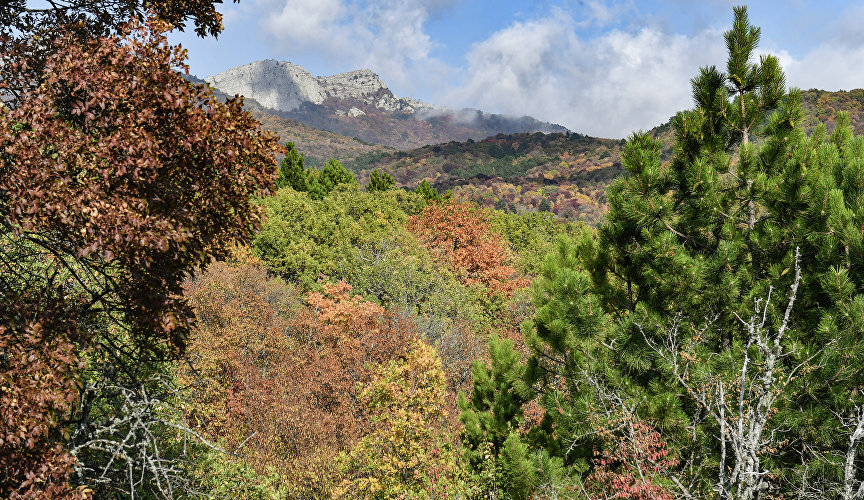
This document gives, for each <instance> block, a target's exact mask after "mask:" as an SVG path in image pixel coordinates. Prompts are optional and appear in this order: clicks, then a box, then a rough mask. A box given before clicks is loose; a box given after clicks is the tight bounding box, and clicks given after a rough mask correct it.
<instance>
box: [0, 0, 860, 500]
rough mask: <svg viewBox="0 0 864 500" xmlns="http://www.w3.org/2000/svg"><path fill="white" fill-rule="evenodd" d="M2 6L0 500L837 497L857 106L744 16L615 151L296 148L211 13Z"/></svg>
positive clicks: (850, 478) (336, 139)
mask: <svg viewBox="0 0 864 500" xmlns="http://www.w3.org/2000/svg"><path fill="white" fill-rule="evenodd" d="M130 9H131V12H132V13H133V18H132V19H131V20H130V19H129V18H128V14H129V12H130ZM0 21H2V23H0V26H2V28H0V54H2V59H3V61H4V65H3V66H2V68H0V75H2V79H0V93H2V96H3V105H2V106H0V221H2V224H0V293H2V296H0V320H2V323H0V497H2V498H250V499H251V498H268V499H269V498H483V499H510V498H513V499H521V498H549V499H553V498H574V499H607V498H622V499H634V500H635V499H673V498H685V499H688V498H692V499H696V498H720V499H727V498H728V499H748V500H749V499H757V498H759V499H767V498H802V499H803V498H842V499H850V500H851V499H858V498H864V471H862V468H864V457H862V456H861V453H860V452H861V451H864V450H862V439H864V390H862V384H864V378H862V370H864V361H862V360H864V343H862V336H861V332H862V328H864V222H862V221H864V137H862V136H860V135H856V134H855V130H856V129H855V128H854V127H856V126H859V125H860V124H858V123H857V122H854V121H855V120H853V119H850V113H849V112H848V111H847V108H848V109H852V110H857V109H860V107H861V98H862V94H861V92H860V91H853V92H849V93H842V94H837V93H835V94H827V93H820V92H818V91H808V92H801V91H799V90H797V89H787V88H786V82H785V77H784V74H783V71H782V69H781V68H780V66H779V63H778V61H777V59H776V58H774V57H772V56H761V57H759V58H756V57H755V53H756V52H755V51H756V48H757V46H758V42H759V38H760V31H759V29H758V28H756V27H753V26H751V24H750V22H749V19H748V16H747V10H746V8H743V7H742V8H735V9H734V17H733V23H732V26H731V28H730V29H729V31H727V32H726V33H725V35H724V36H725V42H726V46H727V48H728V51H729V57H728V62H727V65H726V68H723V69H718V68H716V67H713V66H712V67H704V68H701V69H697V68H694V73H695V76H694V78H693V79H692V90H693V101H694V102H693V105H694V108H693V109H691V110H687V111H683V112H680V113H678V114H676V115H675V116H674V117H673V118H672V120H671V121H670V122H669V123H668V124H666V125H664V126H662V127H659V128H658V129H655V130H653V131H651V132H645V133H635V134H633V135H632V136H630V137H629V138H628V139H627V140H626V141H613V140H606V139H595V138H590V137H585V136H581V135H579V134H572V133H564V134H561V133H556V134H511V135H503V134H502V135H498V136H493V137H490V138H488V139H486V140H482V141H476V142H475V141H470V142H468V143H447V144H440V145H432V146H426V147H423V148H420V149H417V150H413V151H410V152H395V151H392V150H388V149H385V148H381V147H379V146H374V145H369V144H365V143H362V142H361V141H357V142H358V144H359V147H358V146H357V145H356V144H352V143H350V142H346V141H345V140H344V138H341V137H340V136H337V135H335V134H332V135H327V140H328V141H329V143H330V144H331V146H333V147H336V148H341V149H339V151H344V152H345V153H346V156H345V157H342V158H330V159H329V160H326V161H325V160H323V159H316V160H314V161H311V162H310V161H308V160H307V156H306V154H305V152H304V151H303V147H304V143H302V142H298V143H294V142H288V143H287V144H282V143H280V141H279V140H278V137H277V134H278V133H279V130H267V129H266V128H265V127H263V126H262V123H261V122H260V121H258V120H256V119H255V117H253V115H252V114H250V112H249V111H248V110H244V108H243V105H242V99H240V98H234V99H228V100H224V99H221V98H217V97H215V96H214V95H213V93H212V91H211V90H210V89H209V88H207V87H206V86H205V85H203V84H200V83H194V82H192V81H190V80H189V79H187V78H184V77H183V76H181V75H180V74H179V73H178V72H177V71H176V69H177V68H181V69H185V66H184V52H183V51H182V50H181V49H179V48H178V47H174V46H171V45H170V44H169V43H168V42H167V39H166V35H165V33H166V32H167V31H169V30H170V29H174V28H179V29H184V28H186V26H187V25H189V27H190V28H193V29H194V30H195V32H196V33H197V34H199V35H200V36H214V35H216V34H218V32H219V31H220V30H221V27H222V24H221V18H220V16H219V14H218V13H217V12H216V10H215V4H214V2H212V1H211V0H192V1H187V2H170V1H160V0H156V1H149V2H137V1H128V2H122V3H117V2H94V1H92V0H86V1H85V0H67V1H57V2H53V3H50V4H49V6H48V7H46V8H33V7H32V6H31V5H30V4H29V3H28V2H24V1H23V0H21V1H13V2H8V3H7V4H5V5H4V6H2V7H0ZM838 96H839V97H838ZM856 103H857V104H856ZM813 109H816V110H819V112H818V113H817V114H815V115H814V113H812V112H811V111H809V110H813ZM805 111H806V112H805ZM255 116H258V117H259V118H262V117H264V115H261V114H258V113H257V112H256V115H255ZM857 116H859V115H858V114H853V118H854V117H857ZM265 118H266V117H265ZM262 119H263V118H262ZM853 122H854V123H853ZM272 123H274V124H278V123H280V122H278V120H275V119H274V121H272ZM265 125H267V122H266V121H265ZM271 128H273V126H271ZM307 132H308V133H309V134H317V132H314V131H311V130H307ZM298 144H299V146H298ZM315 154H318V153H317V152H315ZM313 157H314V154H313ZM430 179H431V180H432V181H433V182H430ZM568 207H569V208H568ZM859 273H861V274H859Z"/></svg>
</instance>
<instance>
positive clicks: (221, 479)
mask: <svg viewBox="0 0 864 500" xmlns="http://www.w3.org/2000/svg"><path fill="white" fill-rule="evenodd" d="M196 448H200V450H198V451H197V452H196V453H195V454H194V455H193V457H192V461H191V462H190V464H191V466H192V470H191V471H190V476H191V479H192V485H191V488H190V489H192V490H193V491H196V492H206V494H207V495H210V496H212V497H216V498H229V497H230V498H236V499H238V500H270V499H273V498H287V497H288V496H289V492H288V490H287V488H286V487H285V486H283V485H281V484H280V482H281V478H280V475H279V473H278V471H275V470H271V471H268V472H267V473H266V474H259V473H258V472H256V471H255V469H253V468H252V467H251V466H250V465H249V464H247V463H245V462H244V461H243V460H242V459H238V458H234V457H231V456H228V455H226V454H224V453H222V452H219V451H215V450H212V449H209V448H205V447H204V446H203V445H201V446H196ZM181 498H185V497H182V496H181ZM188 498H199V496H198V495H197V494H189V495H188Z"/></svg>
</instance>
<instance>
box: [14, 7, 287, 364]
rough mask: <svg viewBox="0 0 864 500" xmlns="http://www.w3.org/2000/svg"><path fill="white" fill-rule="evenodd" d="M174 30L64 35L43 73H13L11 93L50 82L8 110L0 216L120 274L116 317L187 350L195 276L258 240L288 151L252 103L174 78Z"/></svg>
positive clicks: (21, 68)
mask: <svg viewBox="0 0 864 500" xmlns="http://www.w3.org/2000/svg"><path fill="white" fill-rule="evenodd" d="M164 28H165V26H162V25H160V24H159V23H155V22H154V23H150V24H149V25H148V26H139V25H136V24H135V23H132V24H130V26H129V27H128V28H126V30H125V31H124V32H123V36H110V37H103V38H99V39H94V40H88V41H83V42H82V41H79V40H78V39H77V38H75V37H74V36H72V35H66V36H62V37H59V38H58V39H57V40H55V41H53V42H52V43H54V44H55V47H54V51H53V54H52V55H51V56H50V57H48V59H47V60H46V61H45V65H44V68H40V69H39V70H38V72H37V70H35V69H33V67H31V66H29V65H28V62H27V60H26V58H24V59H18V60H16V62H15V63H14V65H15V67H6V68H4V69H3V73H4V76H6V79H5V82H4V84H14V81H15V80H19V81H20V80H26V81H32V80H40V79H41V81H42V83H41V85H39V86H38V87H37V88H35V89H30V90H28V91H27V92H26V93H25V94H24V95H23V96H21V99H20V101H19V102H18V105H17V106H16V107H15V108H14V109H11V110H10V109H6V108H0V150H2V152H3V158H2V160H3V163H2V166H0V193H3V198H4V203H3V205H2V206H0V216H2V219H3V223H4V225H6V226H7V227H8V228H10V229H11V230H13V231H15V232H16V233H19V234H27V235H30V236H29V237H31V238H37V236H34V235H38V239H39V242H40V244H42V245H43V246H46V247H50V249H51V251H52V252H56V253H61V254H66V255H69V256H71V257H74V258H76V259H78V260H80V261H83V262H87V263H88V265H91V266H92V267H95V268H99V269H100V271H101V274H110V275H111V277H112V278H113V279H112V280H111V286H112V288H113V289H112V290H111V293H110V295H112V296H113V298H114V299H115V303H114V304H112V308H115V309H118V310H120V312H122V313H124V314H125V315H126V319H127V321H129V322H130V324H131V325H132V327H133V330H134V333H137V334H140V335H142V336H145V337H149V336H152V335H153V334H154V332H158V333H159V334H161V335H160V336H161V337H162V339H163V340H167V341H168V342H163V343H162V344H161V345H160V347H168V348H175V347H182V345H183V341H184V336H185V335H186V332H187V326H188V321H189V320H190V319H191V311H189V310H188V308H187V307H185V305H184V304H183V302H182V301H179V300H177V296H178V295H179V293H180V284H181V283H182V279H183V276H184V275H185V274H186V273H187V272H188V271H189V270H190V269H192V268H194V267H195V266H196V265H199V264H201V263H202V262H204V261H205V260H206V259H207V256H209V255H216V256H218V255H220V254H222V253H223V251H224V249H225V245H226V243H227V242H230V241H233V240H236V239H241V238H243V237H245V236H246V235H247V234H248V232H249V230H250V228H251V227H252V226H253V225H254V223H255V222H256V216H255V211H254V210H253V208H252V206H251V205H250V195H252V194H253V193H254V192H255V191H256V190H259V189H261V188H267V187H269V186H270V185H271V184H272V176H273V172H274V170H275V159H274V157H275V154H277V153H278V151H279V150H280V148H279V146H278V144H277V142H276V140H275V139H274V137H273V136H272V135H270V134H269V133H264V132H262V131H261V130H260V128H259V127H258V125H257V123H256V122H255V121H254V120H253V119H252V118H251V116H249V115H248V114H247V113H245V112H243V110H242V109H241V103H240V102H239V100H233V101H229V102H227V103H224V104H223V103H219V102H217V101H216V100H215V98H214V97H213V96H212V94H211V93H210V92H209V91H208V90H206V89H205V88H203V87H200V86H199V87H195V86H192V85H190V84H189V83H188V82H186V81H185V80H184V79H183V78H182V77H181V76H180V75H179V74H178V73H177V72H176V71H175V70H174V68H176V67H178V66H179V67H182V66H183V56H184V54H183V51H182V50H181V49H180V48H179V47H172V46H169V45H168V44H167V41H166V38H165V36H164V35H163V34H162V33H160V32H159V31H160V30H161V29H164ZM109 268H110V269H111V271H107V269H109ZM155 344H158V343H155Z"/></svg>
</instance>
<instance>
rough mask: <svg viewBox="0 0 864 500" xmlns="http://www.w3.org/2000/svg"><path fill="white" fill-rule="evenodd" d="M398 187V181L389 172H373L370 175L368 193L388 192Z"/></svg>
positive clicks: (376, 170)
mask: <svg viewBox="0 0 864 500" xmlns="http://www.w3.org/2000/svg"><path fill="white" fill-rule="evenodd" d="M395 185H396V180H395V179H393V176H392V175H390V174H388V173H387V172H384V173H381V172H379V171H378V169H375V170H373V171H372V173H371V174H370V175H369V185H367V186H366V191H368V192H370V193H373V192H375V191H387V190H388V189H391V188H392V187H393V186H395Z"/></svg>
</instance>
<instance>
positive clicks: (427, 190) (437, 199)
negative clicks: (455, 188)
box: [414, 179, 453, 203]
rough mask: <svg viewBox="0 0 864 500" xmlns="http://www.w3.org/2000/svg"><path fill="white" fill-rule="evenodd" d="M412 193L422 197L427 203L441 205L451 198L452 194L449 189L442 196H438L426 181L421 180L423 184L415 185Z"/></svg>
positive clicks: (435, 190) (436, 191)
mask: <svg viewBox="0 0 864 500" xmlns="http://www.w3.org/2000/svg"><path fill="white" fill-rule="evenodd" d="M414 192H415V193H418V194H420V195H422V196H423V198H424V199H425V200H426V201H427V202H428V203H441V202H443V201H447V200H450V199H451V198H452V197H453V193H452V192H451V191H450V190H449V189H448V190H447V191H446V192H445V193H444V194H440V193H439V192H438V190H437V189H435V187H434V186H432V184H429V181H427V180H426V179H423V182H421V183H420V184H418V185H417V188H415V189H414Z"/></svg>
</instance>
